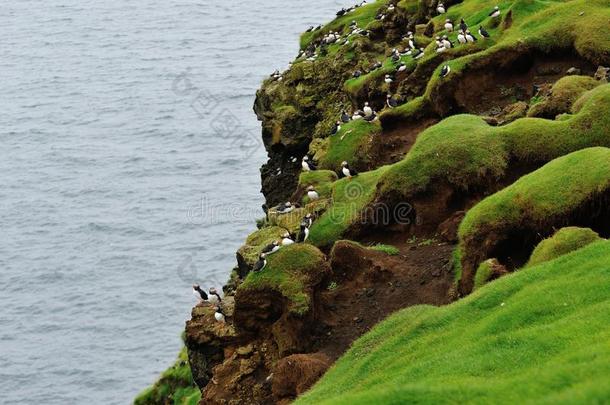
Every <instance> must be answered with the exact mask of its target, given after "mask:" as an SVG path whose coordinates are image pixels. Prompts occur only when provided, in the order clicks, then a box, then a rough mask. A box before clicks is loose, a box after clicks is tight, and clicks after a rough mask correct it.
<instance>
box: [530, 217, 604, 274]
mask: <svg viewBox="0 0 610 405" xmlns="http://www.w3.org/2000/svg"><path fill="white" fill-rule="evenodd" d="M601 239H602V238H600V237H599V235H598V234H597V232H595V231H593V230H591V229H589V228H578V227H572V226H571V227H566V228H561V229H560V230H559V231H557V232H556V233H555V234H554V235H553V236H552V237H550V238H548V239H545V240H543V241H542V242H540V243H539V244H538V246H536V248H535V249H534V251H533V252H532V256H531V257H530V260H529V261H528V262H527V265H526V266H535V265H537V264H540V263H544V262H548V261H550V260H553V259H555V258H557V257H559V256H562V255H565V254H567V253H570V252H573V251H575V250H578V249H580V248H582V247H584V246H587V245H589V244H591V243H593V242H597V241H599V240H601Z"/></svg>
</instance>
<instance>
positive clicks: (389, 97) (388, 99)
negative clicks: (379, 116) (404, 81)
mask: <svg viewBox="0 0 610 405" xmlns="http://www.w3.org/2000/svg"><path fill="white" fill-rule="evenodd" d="M385 103H386V105H387V106H388V107H389V108H395V107H398V101H396V100H394V99H393V98H392V95H391V94H388V95H387V96H386V98H385Z"/></svg>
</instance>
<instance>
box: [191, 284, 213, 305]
mask: <svg viewBox="0 0 610 405" xmlns="http://www.w3.org/2000/svg"><path fill="white" fill-rule="evenodd" d="M193 295H194V296H195V297H197V299H198V300H199V301H200V302H207V303H210V301H208V294H206V292H205V291H203V290H202V289H201V287H200V286H199V284H193Z"/></svg>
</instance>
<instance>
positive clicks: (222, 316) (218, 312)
mask: <svg viewBox="0 0 610 405" xmlns="http://www.w3.org/2000/svg"><path fill="white" fill-rule="evenodd" d="M214 319H216V322H220V323H225V314H224V312H222V308H220V306H217V307H216V312H214Z"/></svg>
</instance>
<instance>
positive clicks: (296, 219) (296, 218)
mask: <svg viewBox="0 0 610 405" xmlns="http://www.w3.org/2000/svg"><path fill="white" fill-rule="evenodd" d="M328 203H329V202H328V200H326V199H320V200H317V201H312V202H311V203H307V204H306V205H305V206H304V207H300V208H295V209H294V210H293V211H292V212H289V213H287V214H279V213H277V212H275V211H272V210H270V211H269V214H268V217H269V224H270V225H272V226H275V227H280V228H284V230H285V231H288V232H290V233H291V234H292V235H296V234H297V233H298V232H299V227H300V225H301V221H302V220H303V217H305V215H307V214H313V215H314V216H318V215H319V214H320V213H321V212H323V211H325V210H326V207H327V206H328ZM285 231H284V232H285Z"/></svg>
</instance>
